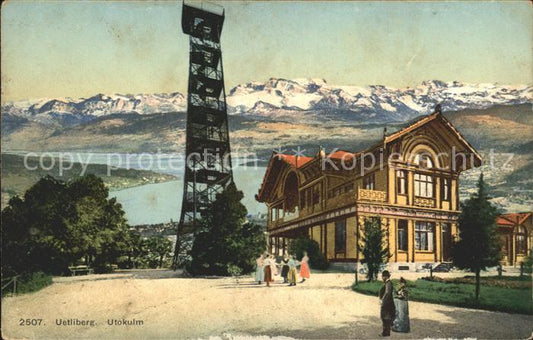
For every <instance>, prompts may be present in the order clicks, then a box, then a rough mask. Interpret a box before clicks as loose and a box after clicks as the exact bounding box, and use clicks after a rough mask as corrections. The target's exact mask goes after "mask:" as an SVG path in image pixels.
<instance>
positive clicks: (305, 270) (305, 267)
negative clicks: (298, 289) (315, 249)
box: [300, 251, 311, 283]
mask: <svg viewBox="0 0 533 340" xmlns="http://www.w3.org/2000/svg"><path fill="white" fill-rule="evenodd" d="M310 276H311V271H310V270H309V257H308V256H307V252H306V251H304V256H303V257H302V261H300V277H301V278H302V281H300V283H304V282H305V279H308V278H309V277H310Z"/></svg>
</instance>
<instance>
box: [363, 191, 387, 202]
mask: <svg viewBox="0 0 533 340" xmlns="http://www.w3.org/2000/svg"><path fill="white" fill-rule="evenodd" d="M357 199H358V200H365V201H373V202H385V201H386V200H387V193H386V192H385V191H378V190H369V189H361V188H359V190H358V191H357Z"/></svg>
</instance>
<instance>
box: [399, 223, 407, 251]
mask: <svg viewBox="0 0 533 340" xmlns="http://www.w3.org/2000/svg"><path fill="white" fill-rule="evenodd" d="M398 250H402V251H407V221H406V220H398Z"/></svg>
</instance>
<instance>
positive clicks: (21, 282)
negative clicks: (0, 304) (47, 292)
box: [2, 272, 52, 294]
mask: <svg viewBox="0 0 533 340" xmlns="http://www.w3.org/2000/svg"><path fill="white" fill-rule="evenodd" d="M51 284H52V276H51V275H47V274H45V273H43V272H35V273H26V274H22V275H21V276H19V277H18V278H17V294H24V293H31V292H36V291H38V290H41V289H43V288H44V287H47V286H49V285H51ZM7 289H8V292H9V289H12V286H9V287H8V288H7ZM11 291H12V290H11ZM2 293H3V292H2Z"/></svg>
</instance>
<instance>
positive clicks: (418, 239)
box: [415, 221, 435, 251]
mask: <svg viewBox="0 0 533 340" xmlns="http://www.w3.org/2000/svg"><path fill="white" fill-rule="evenodd" d="M434 240H435V224H434V223H431V222H423V221H416V222H415V249H416V250H425V251H433V249H434V243H435V242H434Z"/></svg>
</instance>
